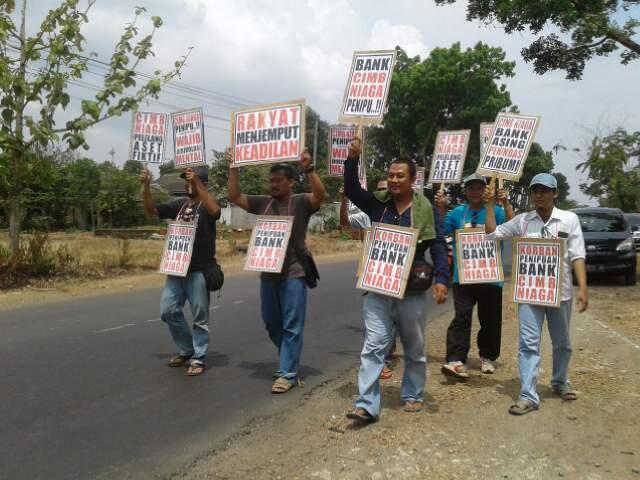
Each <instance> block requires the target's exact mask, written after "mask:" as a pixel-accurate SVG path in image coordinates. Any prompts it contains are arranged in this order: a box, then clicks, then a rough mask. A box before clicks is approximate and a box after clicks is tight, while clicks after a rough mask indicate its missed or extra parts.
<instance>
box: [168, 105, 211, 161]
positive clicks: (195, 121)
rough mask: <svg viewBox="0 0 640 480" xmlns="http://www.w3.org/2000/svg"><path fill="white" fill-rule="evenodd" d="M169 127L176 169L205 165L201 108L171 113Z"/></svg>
mask: <svg viewBox="0 0 640 480" xmlns="http://www.w3.org/2000/svg"><path fill="white" fill-rule="evenodd" d="M171 126H172V129H173V151H174V154H173V155H174V160H173V161H174V163H175V166H176V168H187V167H194V166H197V165H206V164H207V161H206V156H205V149H204V115H203V113H202V108H194V109H191V110H183V111H181V112H175V113H172V114H171Z"/></svg>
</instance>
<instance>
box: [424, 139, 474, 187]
mask: <svg viewBox="0 0 640 480" xmlns="http://www.w3.org/2000/svg"><path fill="white" fill-rule="evenodd" d="M470 136H471V130H457V131H447V132H443V131H441V132H438V136H437V137H436V144H435V147H434V150H433V157H432V159H431V169H430V170H429V183H431V184H433V183H441V184H442V183H460V181H461V180H462V169H463V168H464V161H465V158H466V157H467V148H468V147H469V137H470Z"/></svg>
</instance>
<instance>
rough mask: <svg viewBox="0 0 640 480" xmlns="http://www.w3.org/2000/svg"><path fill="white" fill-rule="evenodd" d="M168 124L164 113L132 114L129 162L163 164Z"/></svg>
mask: <svg viewBox="0 0 640 480" xmlns="http://www.w3.org/2000/svg"><path fill="white" fill-rule="evenodd" d="M168 124H169V121H168V115H167V114H166V113H151V112H134V113H133V115H132V117H131V140H130V143H129V160H135V161H136V162H142V163H155V164H160V163H163V162H164V152H165V148H166V145H167V142H166V137H167V126H168Z"/></svg>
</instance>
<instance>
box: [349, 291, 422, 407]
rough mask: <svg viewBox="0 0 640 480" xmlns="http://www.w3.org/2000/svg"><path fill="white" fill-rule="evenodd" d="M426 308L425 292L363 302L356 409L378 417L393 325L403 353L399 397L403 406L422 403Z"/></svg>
mask: <svg viewBox="0 0 640 480" xmlns="http://www.w3.org/2000/svg"><path fill="white" fill-rule="evenodd" d="M426 306H427V299H426V294H425V292H407V293H406V294H405V297H404V299H402V300H399V299H396V298H392V297H387V296H385V295H379V294H377V293H371V292H369V293H368V294H367V296H366V297H365V298H364V305H363V310H364V323H365V328H366V332H365V338H364V346H363V347H362V353H361V354H360V373H359V374H358V388H359V390H360V396H359V398H358V400H357V401H356V404H355V406H356V408H364V409H365V410H366V411H367V412H369V413H370V414H371V415H373V416H374V417H378V416H379V415H380V373H381V372H382V368H383V367H384V357H385V354H386V353H387V352H388V351H389V348H390V346H391V342H392V341H393V338H394V337H393V330H394V323H395V328H396V329H397V332H398V335H399V336H400V341H401V342H402V347H403V350H404V375H403V377H402V387H401V390H400V397H401V399H402V400H403V401H405V402H406V401H408V400H413V401H416V402H422V401H423V399H422V396H423V391H424V384H425V381H426V375H427V356H426V354H425V351H424V347H425V345H424V342H425V335H424V328H425V323H426Z"/></svg>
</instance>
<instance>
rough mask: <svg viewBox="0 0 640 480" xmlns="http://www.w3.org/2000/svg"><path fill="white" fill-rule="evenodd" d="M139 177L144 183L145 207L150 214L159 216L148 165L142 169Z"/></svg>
mask: <svg viewBox="0 0 640 480" xmlns="http://www.w3.org/2000/svg"><path fill="white" fill-rule="evenodd" d="M138 178H139V180H140V183H141V184H142V201H143V202H144V209H145V211H146V212H147V214H148V215H151V216H155V217H157V216H158V210H157V209H156V205H155V203H154V202H153V197H152V196H151V187H150V186H149V185H150V183H151V172H149V170H148V169H147V167H146V166H145V167H143V169H142V170H141V171H140V176H139V177H138Z"/></svg>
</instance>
